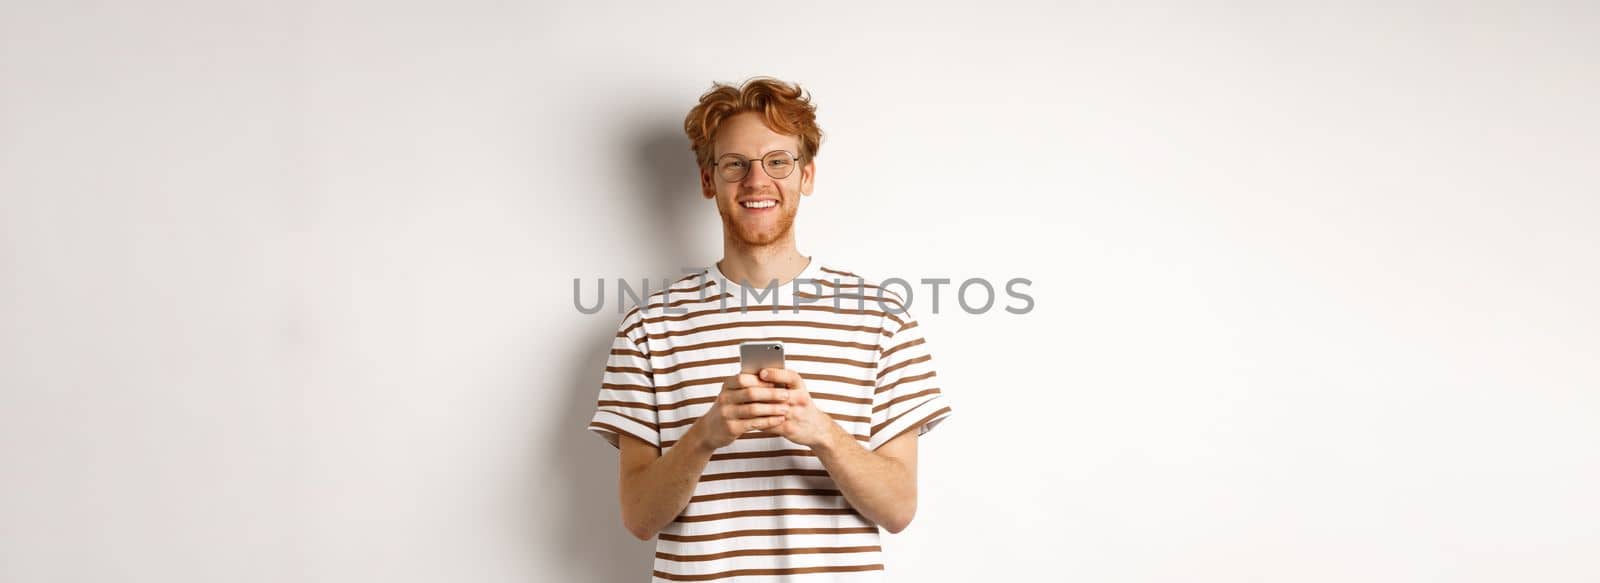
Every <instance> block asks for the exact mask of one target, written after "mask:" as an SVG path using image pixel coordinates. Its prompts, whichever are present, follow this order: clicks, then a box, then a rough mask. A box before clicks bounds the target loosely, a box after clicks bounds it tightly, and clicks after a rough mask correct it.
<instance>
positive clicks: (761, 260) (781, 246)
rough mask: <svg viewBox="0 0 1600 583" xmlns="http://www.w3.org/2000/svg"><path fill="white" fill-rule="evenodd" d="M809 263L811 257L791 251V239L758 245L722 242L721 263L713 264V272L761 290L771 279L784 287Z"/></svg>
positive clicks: (792, 248)
mask: <svg viewBox="0 0 1600 583" xmlns="http://www.w3.org/2000/svg"><path fill="white" fill-rule="evenodd" d="M810 264H811V258H809V257H806V256H804V255H801V254H800V252H799V251H798V250H796V249H795V245H794V239H793V238H792V237H786V238H784V239H780V240H779V241H775V242H773V243H772V244H770V245H762V246H750V245H743V244H738V243H735V242H733V241H724V242H723V245H722V261H718V262H717V269H721V270H722V274H723V275H725V276H727V277H728V280H729V281H732V282H734V283H737V284H740V285H753V286H756V287H763V286H766V285H767V284H769V283H771V282H772V280H778V283H779V284H780V285H786V284H788V283H789V282H790V281H793V280H794V278H795V277H798V276H799V275H800V272H802V271H805V269H806V267H807V266H808V265H810Z"/></svg>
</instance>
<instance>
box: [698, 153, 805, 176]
mask: <svg viewBox="0 0 1600 583" xmlns="http://www.w3.org/2000/svg"><path fill="white" fill-rule="evenodd" d="M799 161H800V156H796V155H794V154H793V153H792V152H789V151H787V150H773V151H771V152H767V153H766V154H763V155H762V156H761V171H763V172H766V173H767V176H771V177H772V179H773V180H783V179H785V178H788V177H789V174H791V173H793V172H794V167H795V163H797V162H799ZM749 174H750V159H749V158H746V157H744V156H741V155H739V154H723V155H722V157H720V158H717V176H721V177H722V179H723V180H724V181H727V182H738V181H740V180H744V177H745V176H747V175H749Z"/></svg>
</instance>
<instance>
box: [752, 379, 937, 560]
mask: <svg viewBox="0 0 1600 583" xmlns="http://www.w3.org/2000/svg"><path fill="white" fill-rule="evenodd" d="M761 378H762V379H764V380H767V381H769V382H773V383H778V384H781V385H785V386H787V387H789V394H790V397H789V414H788V416H787V418H786V420H785V422H784V423H783V424H781V425H779V426H777V427H774V428H772V429H770V430H769V431H771V432H773V433H776V434H778V435H782V436H784V437H786V438H788V439H789V440H790V441H793V442H795V443H798V444H801V445H805V446H808V447H810V448H811V450H812V451H813V452H815V453H816V454H817V459H818V460H820V461H821V462H822V465H823V467H825V468H827V469H828V474H829V475H831V476H833V481H834V483H837V484H838V485H839V490H840V492H842V493H844V497H845V500H846V501H848V502H850V506H851V507H853V508H855V509H856V511H857V512H860V513H861V515H862V516H865V517H867V519H868V520H871V521H872V522H874V523H876V524H878V525H879V526H882V527H883V528H885V529H888V531H889V532H891V533H898V532H900V531H901V530H905V528H906V526H908V525H910V524H911V518H912V517H913V516H914V515H916V513H917V433H918V432H917V431H906V432H905V433H903V434H901V435H899V436H897V437H895V438H894V439H891V440H889V441H888V442H886V443H884V444H883V445H882V446H879V447H878V449H877V450H876V451H868V450H867V449H866V448H864V447H862V446H861V444H860V443H859V442H857V441H856V438H855V436H853V435H850V433H849V432H848V431H845V430H844V428H843V427H840V426H839V424H838V423H837V422H835V421H834V420H833V418H832V417H829V416H828V414H827V413H825V412H823V411H822V409H819V408H817V406H816V403H815V402H814V401H813V400H812V399H811V394H810V393H809V392H807V391H806V388H805V379H803V378H801V377H800V374H799V373H796V372H794V371H792V370H788V369H781V368H769V369H763V370H762V371H761Z"/></svg>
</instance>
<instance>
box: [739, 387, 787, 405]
mask: <svg viewBox="0 0 1600 583" xmlns="http://www.w3.org/2000/svg"><path fill="white" fill-rule="evenodd" d="M732 398H733V402H735V403H756V402H768V403H785V402H788V401H789V390H788V389H783V388H778V387H750V388H748V389H744V390H741V391H736V392H734V393H732Z"/></svg>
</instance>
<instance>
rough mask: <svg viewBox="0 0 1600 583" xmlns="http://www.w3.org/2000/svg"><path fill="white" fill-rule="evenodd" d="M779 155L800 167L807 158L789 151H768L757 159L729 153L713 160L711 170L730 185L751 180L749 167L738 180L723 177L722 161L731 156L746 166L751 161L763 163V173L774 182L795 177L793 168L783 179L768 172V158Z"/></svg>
mask: <svg viewBox="0 0 1600 583" xmlns="http://www.w3.org/2000/svg"><path fill="white" fill-rule="evenodd" d="M777 153H784V154H788V155H789V157H790V158H793V159H794V163H795V166H799V165H800V161H801V160H804V159H805V156H801V155H799V154H796V153H794V152H790V151H788V150H768V151H766V152H764V153H762V154H761V155H760V156H758V157H755V158H750V157H748V156H745V155H744V154H737V153H733V152H729V153H726V154H723V155H721V156H717V159H716V160H712V161H711V168H712V169H713V170H716V172H715V174H716V175H717V178H722V180H723V182H727V183H729V184H732V183H735V182H739V181H741V180H744V179H746V178H749V177H750V168H749V167H748V166H747V167H745V169H744V174H743V175H740V176H739V178H737V179H734V180H728V179H727V178H724V177H723V176H722V170H721V169H720V167H721V166H722V159H723V158H727V157H729V156H735V157H737V158H738V159H743V160H744V161H745V163H746V164H748V163H749V162H750V161H751V160H760V161H761V171H762V172H765V173H766V175H767V177H768V178H771V179H773V180H783V179H785V178H788V177H790V176H793V175H794V169H793V168H791V169H789V173H788V174H785V175H783V178H779V177H777V176H773V175H772V173H771V172H767V156H771V155H773V154H777Z"/></svg>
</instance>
